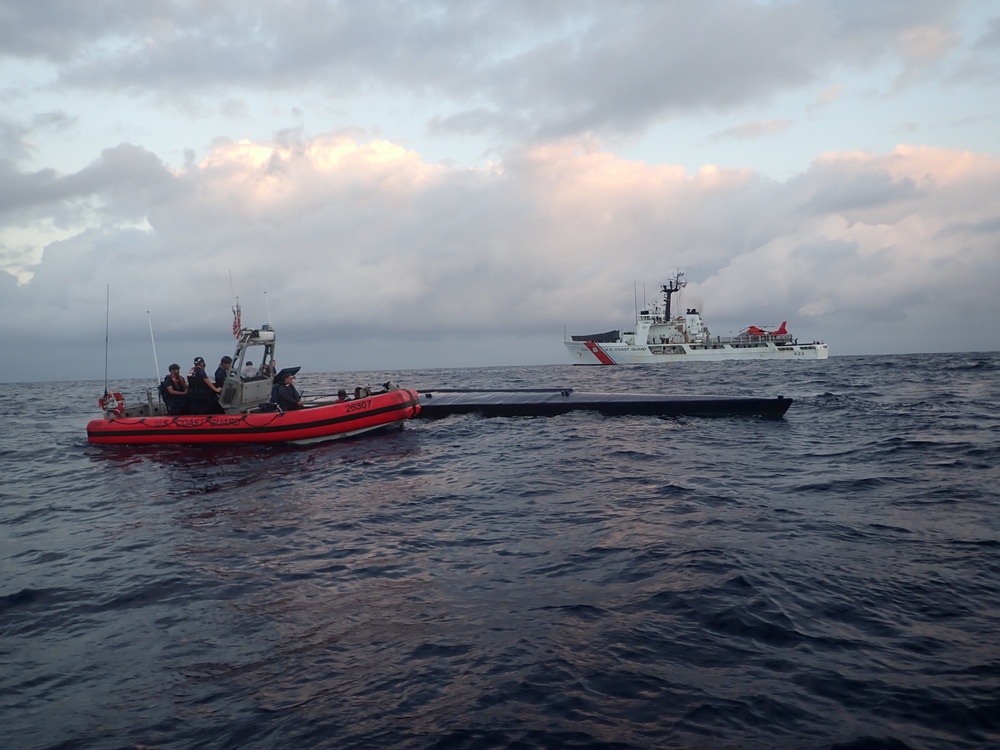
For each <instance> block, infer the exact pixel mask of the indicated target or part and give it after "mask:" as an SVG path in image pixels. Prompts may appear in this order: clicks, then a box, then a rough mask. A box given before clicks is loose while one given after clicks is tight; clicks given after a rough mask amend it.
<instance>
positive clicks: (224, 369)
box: [215, 354, 233, 390]
mask: <svg viewBox="0 0 1000 750" xmlns="http://www.w3.org/2000/svg"><path fill="white" fill-rule="evenodd" d="M232 369H233V358H232V357H230V356H229V355H228V354H227V355H226V356H225V357H223V358H222V360H221V361H220V362H219V367H218V369H216V371H215V387H216V388H219V389H220V390H221V389H222V386H223V384H224V383H225V382H226V378H228V377H229V371H230V370H232Z"/></svg>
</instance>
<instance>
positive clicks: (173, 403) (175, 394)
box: [160, 365, 188, 416]
mask: <svg viewBox="0 0 1000 750" xmlns="http://www.w3.org/2000/svg"><path fill="white" fill-rule="evenodd" d="M160 392H161V393H162V394H163V403H165V404H166V405H167V414H171V415H175V416H176V415H178V414H187V413H188V386H187V381H186V380H185V379H184V376H183V375H181V366H180V365H170V372H169V374H168V375H167V376H166V377H165V378H164V379H163V384H162V385H161V390H160Z"/></svg>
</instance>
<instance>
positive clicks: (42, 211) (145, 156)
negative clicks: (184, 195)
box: [0, 144, 182, 227]
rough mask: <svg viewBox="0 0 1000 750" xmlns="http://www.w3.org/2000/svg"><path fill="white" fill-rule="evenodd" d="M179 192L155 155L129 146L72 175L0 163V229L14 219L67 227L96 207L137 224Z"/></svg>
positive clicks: (106, 152) (111, 216) (111, 150)
mask: <svg viewBox="0 0 1000 750" xmlns="http://www.w3.org/2000/svg"><path fill="white" fill-rule="evenodd" d="M178 189H182V188H180V186H178V184H177V181H176V180H175V179H174V177H173V175H171V173H170V172H169V171H168V170H167V169H166V167H165V166H164V165H163V162H162V161H161V160H160V159H159V158H158V157H157V156H155V155H154V154H151V153H150V152H148V151H146V150H145V149H142V148H140V147H138V146H132V145H130V144H122V145H120V146H116V147H115V148H109V149H105V150H104V151H103V152H102V153H101V156H100V158H98V159H97V160H95V161H94V162H93V163H92V164H90V165H88V166H87V167H85V168H84V169H82V170H80V171H79V172H76V173H73V174H70V175H61V174H59V173H58V172H56V171H55V170H52V169H42V170H38V171H35V172H23V171H20V170H18V169H17V168H15V167H14V166H13V165H12V164H11V163H9V162H4V161H0V227H2V226H3V225H4V224H6V223H8V222H11V217H12V216H16V217H17V220H18V221H19V222H24V221H26V220H28V219H34V218H37V217H39V216H51V217H53V218H54V219H55V220H56V223H57V224H68V223H71V222H73V221H76V220H79V219H80V217H81V216H82V215H83V214H84V213H86V212H88V211H91V210H94V209H95V207H97V206H99V208H98V210H99V211H100V212H101V213H103V214H105V215H106V218H108V219H111V220H115V219H141V218H144V217H145V216H146V215H147V213H148V211H149V207H150V206H151V205H153V204H155V203H156V202H157V201H158V200H162V199H164V198H165V197H167V196H168V195H169V194H170V193H172V192H176V191H177V190H178Z"/></svg>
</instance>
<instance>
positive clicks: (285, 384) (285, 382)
mask: <svg viewBox="0 0 1000 750" xmlns="http://www.w3.org/2000/svg"><path fill="white" fill-rule="evenodd" d="M293 380H295V375H294V374H293V373H287V374H285V375H284V377H283V378H282V380H281V382H280V383H278V384H277V385H275V386H274V391H273V394H272V395H273V396H274V399H273V400H274V402H275V403H276V404H277V405H278V406H279V407H280V408H281V410H282V411H291V410H293V409H303V408H305V407H304V405H303V404H302V396H300V395H299V392H298V391H297V390H295V384H294V383H293V382H292V381H293Z"/></svg>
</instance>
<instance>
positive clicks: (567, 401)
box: [417, 388, 792, 419]
mask: <svg viewBox="0 0 1000 750" xmlns="http://www.w3.org/2000/svg"><path fill="white" fill-rule="evenodd" d="M419 392H420V413H419V414H418V416H417V418H418V419H441V418H443V417H448V416H451V415H452V414H482V415H483V416H487V417H552V416H556V415H558V414H566V413H567V412H571V411H596V412H600V413H601V414H606V415H609V416H620V415H628V414H638V415H646V416H660V417H681V416H684V417H731V416H756V417H767V418H770V419H780V418H781V417H782V416H784V414H785V412H786V411H788V407H789V406H791V405H792V399H790V398H785V397H783V396H777V397H776V398H756V397H742V396H664V395H659V394H641V393H588V392H585V391H574V390H573V389H572V388H538V389H516V390H464V389H441V390H419Z"/></svg>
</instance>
